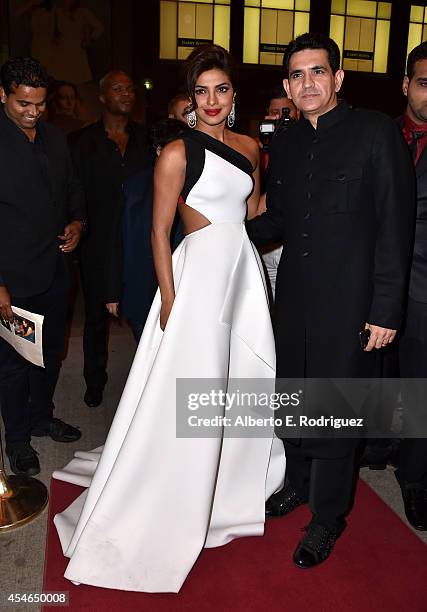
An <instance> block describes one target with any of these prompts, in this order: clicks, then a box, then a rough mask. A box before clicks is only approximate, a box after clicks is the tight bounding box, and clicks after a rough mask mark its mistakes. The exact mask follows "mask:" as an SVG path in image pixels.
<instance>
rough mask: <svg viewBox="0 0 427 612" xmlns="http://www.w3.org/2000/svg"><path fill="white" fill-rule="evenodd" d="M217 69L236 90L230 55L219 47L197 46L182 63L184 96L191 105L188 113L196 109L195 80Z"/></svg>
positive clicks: (232, 61)
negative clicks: (223, 73)
mask: <svg viewBox="0 0 427 612" xmlns="http://www.w3.org/2000/svg"><path fill="white" fill-rule="evenodd" d="M213 68H217V69H218V70H222V71H223V72H225V74H226V75H227V76H228V78H229V79H230V81H231V84H232V86H233V89H236V65H235V63H234V60H233V58H232V57H231V55H230V54H229V53H228V51H226V50H225V49H224V48H223V47H220V46H219V45H210V44H209V45H199V46H197V47H196V48H195V49H194V51H192V52H191V53H190V55H189V56H188V58H187V60H186V61H185V63H184V86H185V90H186V94H187V95H188V97H189V98H191V105H190V108H189V110H188V112H191V111H193V110H194V109H195V108H197V102H196V98H195V95H194V88H195V86H196V82H197V79H198V78H199V76H200V75H201V74H202V72H206V70H212V69H213Z"/></svg>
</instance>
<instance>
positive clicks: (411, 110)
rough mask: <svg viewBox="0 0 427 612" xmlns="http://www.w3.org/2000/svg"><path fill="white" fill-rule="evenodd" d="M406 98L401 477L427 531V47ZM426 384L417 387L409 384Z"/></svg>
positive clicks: (414, 521) (415, 63)
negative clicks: (412, 211)
mask: <svg viewBox="0 0 427 612" xmlns="http://www.w3.org/2000/svg"><path fill="white" fill-rule="evenodd" d="M403 93H404V94H405V96H407V99H408V104H407V107H406V110H405V113H404V115H403V117H402V118H401V119H400V121H399V123H400V127H401V129H402V131H403V134H404V136H405V138H406V140H407V142H408V144H409V148H410V151H411V153H412V157H413V160H414V164H415V172H416V179H417V190H416V193H417V213H416V226H415V245H414V254H413V258H412V263H411V273H410V280H409V296H408V306H407V314H406V319H405V324H404V328H403V333H402V336H401V338H400V341H399V345H398V349H399V351H398V352H399V369H400V376H401V377H402V379H404V382H403V386H402V400H403V405H404V413H403V414H404V419H403V422H404V432H403V433H404V434H405V429H407V430H408V431H407V434H408V436H412V437H407V438H405V439H403V440H402V441H401V444H400V449H399V460H398V469H397V470H396V477H397V480H398V482H399V484H400V487H401V490H402V497H403V501H404V505H405V512H406V517H407V519H408V521H409V523H410V524H411V525H412V526H413V527H414V528H415V529H419V530H423V531H425V530H427V440H426V439H425V437H417V436H420V435H421V436H422V435H424V436H425V432H426V421H427V406H426V394H425V386H426V379H427V148H426V145H427V43H425V42H424V43H422V44H421V45H419V46H418V47H416V48H415V49H413V50H412V51H411V53H410V54H409V56H408V62H407V71H406V76H405V78H404V80H403ZM412 378H416V379H423V381H419V380H417V381H411V380H408V379H412Z"/></svg>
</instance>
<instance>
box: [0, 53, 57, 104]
mask: <svg viewBox="0 0 427 612" xmlns="http://www.w3.org/2000/svg"><path fill="white" fill-rule="evenodd" d="M49 80H50V79H49V75H48V74H47V72H46V70H45V68H43V66H42V65H41V64H40V62H39V61H38V60H36V59H34V58H33V57H10V58H9V59H8V60H6V61H5V63H4V64H3V66H2V67H1V70H0V81H1V85H2V87H3V89H4V91H5V94H6V95H7V96H9V95H10V94H11V93H12V92H13V91H14V89H15V88H16V87H19V86H20V85H25V86H26V87H34V88H35V89H36V88H38V87H45V88H47V87H48V85H49Z"/></svg>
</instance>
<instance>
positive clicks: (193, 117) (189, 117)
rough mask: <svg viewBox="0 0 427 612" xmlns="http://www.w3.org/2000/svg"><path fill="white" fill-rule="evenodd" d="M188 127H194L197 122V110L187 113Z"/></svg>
mask: <svg viewBox="0 0 427 612" xmlns="http://www.w3.org/2000/svg"><path fill="white" fill-rule="evenodd" d="M187 123H188V127H190V128H192V129H194V128H195V127H196V123H197V117H196V111H194V110H192V111H191V113H187Z"/></svg>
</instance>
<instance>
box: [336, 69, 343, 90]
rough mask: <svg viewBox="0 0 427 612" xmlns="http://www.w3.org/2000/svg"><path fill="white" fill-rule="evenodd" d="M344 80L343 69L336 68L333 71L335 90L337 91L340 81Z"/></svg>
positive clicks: (339, 87)
mask: <svg viewBox="0 0 427 612" xmlns="http://www.w3.org/2000/svg"><path fill="white" fill-rule="evenodd" d="M343 81H344V70H337V71H336V73H335V91H336V93H338V92H339V90H340V89H341V85H342V82H343Z"/></svg>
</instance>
